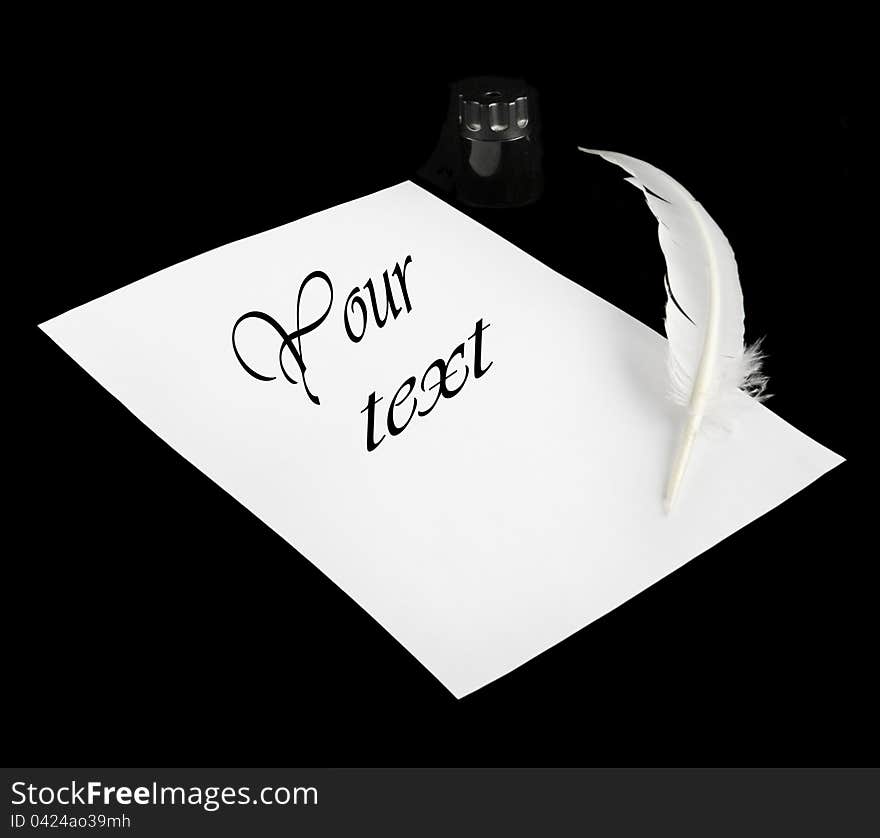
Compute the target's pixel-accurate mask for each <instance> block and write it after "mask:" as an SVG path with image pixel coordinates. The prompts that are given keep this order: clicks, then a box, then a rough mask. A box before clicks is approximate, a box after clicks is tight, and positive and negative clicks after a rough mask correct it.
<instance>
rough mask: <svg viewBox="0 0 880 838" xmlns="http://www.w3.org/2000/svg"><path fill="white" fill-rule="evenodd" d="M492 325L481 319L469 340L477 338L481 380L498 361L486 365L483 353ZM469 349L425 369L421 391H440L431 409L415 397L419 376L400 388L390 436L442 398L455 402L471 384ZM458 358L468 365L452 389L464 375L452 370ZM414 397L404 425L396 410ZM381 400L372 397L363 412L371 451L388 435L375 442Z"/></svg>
mask: <svg viewBox="0 0 880 838" xmlns="http://www.w3.org/2000/svg"><path fill="white" fill-rule="evenodd" d="M489 325H490V324H487V325H486V326H483V321H482V320H478V321H477V323H476V328H475V329H474V333H473V334H472V335H471V336H470V337H469V338H468V340H470V339H471V338H474V339H475V340H474V359H473V363H474V378H479V377H480V376H482V375H485V374H486V372H487V371H488V370H489V368H490V367H491V366H492V364H493V363H494V361H490V362H489V365H488V366H486V367H484V366H483V359H482V351H483V332H484V331H485V330H486V329H487V328H488V327H489ZM465 346H466V342H463V343H460V344H459V345H458V346H456V347H455V349H453V350H452V354H451V355H450V356H449V358H448V359H447V360H445V361H444V360H443V359H442V358H437V359H435V360H433V361H431V363H430V364H429V365H428V368H427V369H426V370H425V372H424V374H423V375H422V380H421V383H420V388H421V392H422V393H423V394H424V395H425V396H427V395H428V394H429V393H430V392H431V391H432V390H436V391H437V392H436V394H435V395H434V399H433V401H431V403H430V404H429V405H427V407H426V406H425V403H424V401H422V402H420V401H419V398H418V397H417V396H416V395H415V393H414V391H415V387H416V377H415V376H411V377H409V378H407V379H406V381H404V382H403V384H401V385H400V387H399V388H398V389H397V392H396V393H395V394H394V398H392V399H391V405H390V406H389V408H388V415H387V419H386V425H387V428H388V433H390V434H391V436H398V435H399V434H401V433H403V431H404V430H405V429H406V427H407V425H409V423H410V422H411V421H412V418H413V416H415V414H416V413H418V415H419V416H427V415H428V414H429V413H430V412H431V411H432V410H433V409H434V408H435V407H436V406H437V402H439V401H440V397H441V396H442V397H443V398H444V399H451V398H453V397H454V396H456V395H457V394H458V393H459V392H461V390H462V388H463V387H464V385H465V384H466V383H467V380H468V377H469V375H470V366H469V365H468V364H467V363H464V362H465ZM456 357H460V358H461V360H462V362H463V363H464V375H463V376H462V377H461V381H459V383H458V385H457V386H455V387H450V386H449V382H450V381H451V380H452V379H454V378H455V377H456V376H459V375H460V374H461V369H460V368H459V369H452V368H451V365H452V363H453V361H454V359H455V358H456ZM433 370H437V380H436V381H435V382H434V383H433V384H430V385H429V384H428V379H429V376H430V375H431V372H432V371H433ZM477 370H479V372H480V375H479V376H478V375H477ZM410 397H412V406H411V407H410V410H409V415H408V416H407V417H406V421H405V422H404V423H402V424H401V423H400V421H399V419H398V417H397V415H396V409H397V408H399V407H403V406H404V404H405V403H406V402H407V401H408V400H409V399H410ZM379 401H381V397H379V398H377V397H376V394H375V393H371V394H370V398H369V400H368V401H367V406H366V407H365V408H364V409H363V410H362V411H361V413H366V414H367V451H373V450H375V449H376V448H377V447H378V445H379V442H381V441H382V439H384V438H385V435H384V434H383V435H382V438H381V439H380V440H379V442H373V439H374V436H375V427H374V421H375V406H376V404H377V403H378V402H379Z"/></svg>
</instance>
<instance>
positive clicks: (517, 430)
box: [41, 183, 842, 697]
mask: <svg viewBox="0 0 880 838" xmlns="http://www.w3.org/2000/svg"><path fill="white" fill-rule="evenodd" d="M407 256H411V257H412V261H411V262H410V263H409V265H408V266H407V268H406V272H405V281H406V288H407V292H408V294H409V298H410V302H411V307H412V308H411V311H407V310H406V307H405V306H404V302H403V297H402V291H401V288H400V285H399V282H398V280H397V278H396V277H395V276H394V275H393V273H392V271H393V269H394V266H395V264H400V265H403V264H404V262H405V259H406V257H407ZM385 270H387V271H389V277H390V280H391V289H392V292H393V294H394V296H395V300H396V304H397V306H399V307H400V308H401V312H400V314H399V316H398V317H397V318H396V319H394V318H393V316H391V315H389V316H388V321H387V322H386V323H385V325H384V327H383V328H381V329H380V328H378V327H377V325H376V323H375V322H374V320H373V314H372V311H370V310H369V309H370V300H369V295H368V293H367V292H365V291H362V293H363V297H364V299H365V301H366V306H367V309H368V312H369V322H368V323H367V326H366V331H365V334H364V337H363V339H362V340H360V342H357V343H355V342H353V341H352V340H351V339H350V338H349V337H348V335H347V334H346V329H345V325H344V320H343V312H344V310H345V307H346V299H347V297H348V295H349V292H350V291H351V290H352V289H353V288H355V287H356V286H357V287H360V288H361V289H363V286H364V283H365V282H366V281H367V280H368V279H369V278H372V279H373V282H374V285H375V287H376V291H377V302H378V304H379V313H380V315H382V314H384V310H385V299H384V288H383V278H382V277H383V271H385ZM312 271H323V272H324V273H326V274H327V275H328V277H329V279H330V282H331V283H332V286H333V302H332V306H331V309H330V312H329V315H328V317H327V318H326V320H325V321H324V322H323V323H322V324H321V325H320V326H318V327H317V328H316V329H314V330H313V331H311V332H310V333H308V334H305V335H303V336H302V338H301V351H302V356H303V358H304V360H305V364H306V366H307V372H306V379H307V383H308V386H309V389H310V390H311V391H312V392H313V393H314V394H315V395H316V396H317V397H318V398H319V399H320V405H316V404H313V403H312V402H311V401H310V400H309V398H308V396H307V394H306V392H305V390H304V388H303V386H302V383H296V384H291V383H289V382H288V381H286V380H285V379H284V377H283V376H282V374H281V371H280V368H279V352H280V351H281V345H282V343H281V337H280V336H279V335H278V334H277V333H276V332H275V331H274V330H273V328H272V327H271V326H270V325H269V324H267V323H266V322H264V321H261V320H258V319H255V318H251V319H249V320H247V321H245V322H244V323H242V324H241V325H240V326H239V328H238V330H237V333H236V346H237V347H238V349H239V352H240V353H241V356H242V358H243V359H244V360H245V362H246V363H247V364H248V365H250V366H251V367H252V369H254V370H255V371H258V372H260V373H261V374H264V375H266V376H276V377H275V379H274V380H271V381H261V380H258V379H256V378H254V377H253V376H251V375H250V374H248V373H247V372H246V370H245V369H244V367H243V366H242V364H241V363H239V361H238V360H237V359H236V356H235V354H234V352H233V348H232V339H231V336H232V328H233V324H234V323H235V322H236V321H237V320H238V318H239V317H241V316H242V315H243V314H245V313H247V312H251V311H259V312H264V313H266V314H268V315H270V316H271V317H273V318H274V319H275V320H277V321H278V322H279V323H280V324H281V325H282V326H283V328H284V329H285V331H286V332H288V333H290V332H293V331H294V330H295V329H296V317H297V294H298V291H299V289H300V285H301V283H302V281H303V279H304V278H305V277H306V275H308V274H309V273H311V272H312ZM621 281H622V282H625V281H627V278H626V277H621ZM658 281H660V280H658ZM328 299H329V291H328V289H327V287H326V285H325V284H324V283H323V281H321V280H313V281H311V282H309V283H308V284H307V286H306V289H305V291H304V293H303V300H302V308H301V312H300V314H301V325H305V324H307V323H310V322H312V321H313V320H315V319H317V318H318V317H319V316H320V314H321V313H323V311H324V310H325V308H326V306H327V302H328ZM357 305H358V304H357V303H354V304H353V307H351V308H350V313H349V317H350V321H351V325H352V328H353V330H354V331H355V332H356V333H358V332H359V331H360V327H361V323H362V320H361V317H360V310H359V309H358V307H357ZM480 319H482V321H483V324H484V331H483V333H482V364H483V367H486V366H488V365H489V364H490V363H491V366H489V367H488V369H487V370H486V371H485V372H484V373H483V374H482V375H481V376H480V377H476V376H475V374H474V373H475V369H474V366H475V358H474V351H475V343H476V339H475V338H474V337H471V338H470V339H469V336H471V335H473V334H474V333H475V325H476V323H477V321H479V320H480ZM486 324H488V325H486ZM41 328H43V329H44V330H45V332H46V333H47V334H48V335H49V336H50V337H51V338H52V339H53V340H54V341H56V343H58V344H59V346H61V348H62V349H64V350H65V351H66V352H67V353H68V354H69V355H71V356H72V357H73V358H74V359H75V360H76V361H77V362H78V363H79V364H80V365H82V367H83V368H84V369H85V370H87V371H88V372H89V373H90V374H91V375H92V376H94V378H95V379H97V381H98V382H99V383H100V384H101V385H103V386H104V387H106V388H107V390H109V391H110V392H111V393H112V394H113V395H114V396H115V397H116V398H118V399H119V400H120V401H121V402H122V403H123V404H124V405H125V406H126V407H128V408H129V409H130V410H131V412H132V413H134V415H135V416H137V417H138V418H139V419H140V420H141V421H142V422H144V423H145V424H146V425H148V426H149V427H150V428H151V429H152V430H154V431H155V432H156V433H157V434H158V435H159V436H160V437H161V438H162V439H163V440H165V441H166V442H167V443H168V444H169V445H171V446H172V447H173V448H174V449H175V450H176V451H178V452H179V453H180V454H181V455H182V456H183V457H185V458H186V459H187V460H189V461H190V462H191V463H193V464H194V465H195V466H196V467H197V468H199V469H201V470H202V471H203V472H204V473H205V474H207V475H208V476H209V477H210V478H211V479H213V480H214V481H216V482H217V483H218V484H219V485H220V486H221V487H223V489H225V490H226V491H227V492H229V493H230V494H231V495H232V496H233V497H235V498H236V499H237V500H238V501H240V502H241V503H242V504H243V505H244V506H246V507H247V508H248V509H249V510H250V511H252V512H253V513H254V514H255V515H257V516H258V517H259V518H260V519H261V520H262V521H264V522H265V523H266V524H267V525H268V526H269V527H271V528H272V529H273V530H275V531H276V532H277V533H279V534H280V535H281V536H282V537H283V538H285V539H286V540H287V541H288V542H289V543H290V544H292V545H294V546H295V547H296V548H297V549H298V550H299V551H300V552H301V553H302V554H303V555H305V556H306V557H307V558H308V559H310V560H311V561H312V562H314V564H315V565H317V566H318V567H319V568H320V569H321V570H322V571H323V572H324V573H325V574H326V575H327V576H328V577H330V579H332V580H333V581H334V582H335V583H336V584H337V585H338V586H339V587H340V588H341V589H342V590H343V591H345V592H346V593H347V594H348V595H349V596H351V597H352V598H353V599H354V600H355V601H356V602H358V603H359V604H360V605H361V606H362V607H363V608H365V609H366V610H367V612H369V613H370V614H371V615H372V616H373V617H374V618H375V619H376V620H377V621H378V622H379V623H380V624H381V625H382V626H384V627H385V628H386V629H387V630H388V631H389V632H390V633H391V634H392V635H393V636H394V637H396V638H397V639H398V640H399V641H400V642H401V643H402V644H403V645H404V646H405V647H406V648H407V649H408V650H409V651H410V652H411V653H412V654H413V655H414V656H415V657H416V658H417V659H418V660H419V661H421V663H422V664H424V666H426V667H427V668H428V669H429V670H430V671H431V672H432V673H433V674H434V675H435V676H436V677H437V678H438V679H439V680H440V681H441V682H442V683H443V684H444V685H445V686H446V687H447V688H448V689H449V690H450V691H451V692H452V693H453V694H454V695H456V696H458V697H462V696H464V695H467V694H468V693H470V692H471V691H473V690H476V689H478V688H479V687H482V686H484V685H485V684H487V683H489V682H490V681H493V680H494V679H496V678H498V677H499V676H501V675H503V674H505V673H506V672H509V671H510V670H512V669H514V668H516V667H518V666H520V665H521V664H523V663H524V662H526V661H528V660H529V659H530V658H532V657H534V656H535V655H538V654H540V653H541V652H543V651H544V650H546V649H548V648H549V647H551V646H553V645H554V644H556V643H558V642H559V641H560V640H562V639H564V638H565V637H567V636H568V635H570V634H572V633H573V632H575V631H577V630H578V629H580V628H582V627H583V626H585V625H587V624H588V623H590V622H591V621H593V620H595V619H597V618H598V617H600V616H602V615H603V614H605V613H607V612H608V611H610V610H612V609H613V608H616V607H617V606H618V605H620V604H622V603H623V602H625V601H626V600H628V599H629V598H630V597H633V596H635V595H636V594H638V593H639V592H640V591H642V590H644V589H645V588H647V587H648V586H650V585H652V584H653V583H655V582H657V581H658V580H659V579H661V578H663V577H664V576H666V575H667V574H668V573H670V572H672V571H673V570H675V569H676V568H678V567H681V565H683V564H685V563H686V562H688V561H689V560H691V559H692V558H694V557H695V556H697V555H699V554H700V553H702V552H703V551H705V550H707V549H708V548H709V547H711V546H712V545H714V544H716V543H717V542H719V541H721V540H722V539H723V538H725V537H727V536H728V535H730V534H731V533H733V532H735V531H736V530H738V529H739V528H740V527H742V526H744V525H746V524H748V523H749V522H750V521H753V520H755V519H756V518H757V517H759V516H760V515H763V514H764V513H765V512H767V511H769V510H770V509H772V508H773V507H775V506H776V505H778V504H779V503H781V502H782V501H784V500H785V499H786V498H788V497H790V496H791V495H793V494H795V493H796V492H798V491H800V490H801V489H803V488H804V487H805V486H806V485H808V484H809V483H811V482H812V481H813V480H815V479H816V478H817V477H819V476H820V475H821V474H823V473H824V472H826V471H828V470H829V469H831V468H833V467H834V466H836V465H837V464H839V463H840V462H842V459H841V458H840V457H839V456H837V455H836V454H834V453H832V452H831V451H829V450H827V449H826V448H823V447H822V446H821V445H819V444H817V443H815V442H813V441H812V440H811V439H809V438H808V437H806V436H804V435H803V434H802V433H800V432H799V431H798V430H796V429H795V428H793V427H792V426H791V425H789V424H788V423H786V422H785V421H783V420H782V419H780V418H779V417H777V416H776V415H774V414H773V413H772V412H771V411H770V410H768V409H766V408H765V407H762V406H760V405H756V404H753V403H751V402H748V401H747V400H746V399H745V398H744V407H743V415H742V419H741V422H740V424H739V426H738V428H737V429H736V431H735V432H734V433H719V434H716V435H714V436H712V437H710V438H703V439H701V440H700V443H699V445H698V447H697V448H696V450H695V452H694V457H693V460H692V462H691V465H690V468H689V471H688V474H687V477H686V483H685V486H684V488H683V491H682V495H681V497H680V499H679V503H678V506H677V508H676V509H675V510H674V512H673V514H672V515H670V516H667V515H665V514H664V512H663V509H662V503H661V497H662V488H663V482H664V479H665V477H666V471H667V468H668V465H669V458H670V457H671V455H672V452H673V448H674V443H675V441H676V437H677V434H678V433H679V430H680V426H681V421H682V415H681V412H680V410H678V409H676V408H675V407H674V406H672V405H671V404H669V403H668V402H667V401H666V399H665V398H664V386H665V367H664V364H665V340H664V339H663V338H662V337H661V336H660V335H658V334H656V333H655V332H654V331H652V330H651V329H649V328H648V327H646V326H644V325H643V324H641V323H639V322H638V321H636V320H634V319H632V318H631V317H629V316H628V315H626V314H624V313H623V312H621V311H620V310H618V309H616V308H615V307H613V306H611V305H610V304H608V303H606V302H605V301H604V300H602V299H600V298H598V297H596V296H595V295H593V294H591V293H590V292H588V291H585V290H584V289H583V288H581V287H579V286H577V285H575V284H574V283H572V282H571V281H569V280H567V279H566V278H564V277H562V276H560V275H559V274H557V273H555V272H554V271H552V270H551V269H549V268H548V267H546V266H545V265H543V264H541V263H540V262H538V261H537V260H535V259H533V258H532V257H530V256H528V255H527V254H525V253H523V252H522V251H521V250H519V249H517V248H516V247H514V246H513V245H511V244H510V243H509V242H507V241H505V240H503V239H502V238H500V237H499V236H497V235H495V234H494V233H492V232H491V231H489V230H487V229H486V228H484V227H482V226H481V225H479V224H478V223H476V222H475V221H473V220H471V219H470V218H468V217H466V216H465V215H463V214H462V213H459V212H458V211H456V210H455V209H453V208H452V207H450V206H448V205H447V204H445V203H443V202H442V201H440V200H438V199H437V198H435V197H433V196H432V195H430V194H429V193H427V192H425V191H424V190H422V189H421V188H419V187H418V186H416V185H414V184H412V183H403V184H400V185H399V186H395V187H392V188H390V189H386V190H383V191H381V192H378V193H376V194H374V195H370V196H368V197H365V198H361V199H359V200H356V201H352V202H350V203H347V204H344V205H342V206H339V207H335V208H333V209H330V210H327V211H325V212H322V213H318V214H317V215H313V216H310V217H308V218H305V219H302V220H300V221H296V222H293V223H291V224H287V225H285V226H283V227H279V228H277V229H275V230H270V231H268V232H266V233H262V234H260V235H257V236H253V237H251V238H248V239H245V240H243V241H239V242H235V243H233V244H229V245H226V246H224V247H221V248H219V249H217V250H214V251H211V252H209V253H206V254H203V255H201V256H198V257H196V258H193V259H190V260H188V261H186V262H183V263H182V264H179V265H175V266H173V267H171V268H168V269H166V270H163V271H160V272H159V273H157V274H154V275H152V276H149V277H147V278H145V279H142V280H140V281H138V282H135V283H133V284H131V285H128V286H126V287H124V288H121V289H119V290H118V291H114V292H113V293H111V294H108V295H106V296H104V297H101V298H99V299H97V300H94V301H93V302H90V303H88V304H86V305H83V306H80V307H79V308H76V309H73V310H72V311H69V312H67V313H66V314H63V315H61V316H59V317H56V318H54V319H53V320H50V321H48V322H47V323H44V324H43V325H42V327H41ZM461 343H464V358H463V359H462V357H461V355H459V356H456V357H455V358H453V359H452V361H451V362H450V363H449V365H448V368H449V370H450V375H449V378H448V381H447V387H448V388H449V390H452V389H453V388H455V387H457V386H460V385H461V382H462V376H463V375H464V367H463V363H466V364H467V367H468V375H467V378H466V379H465V380H464V384H463V386H462V387H461V390H460V391H458V392H457V394H456V395H454V397H451V398H443V397H441V398H439V401H438V402H437V404H436V405H435V406H434V408H433V409H432V410H431V412H430V413H429V414H428V415H426V416H419V415H418V414H417V413H416V415H414V416H413V418H412V420H411V421H410V422H409V424H408V425H407V426H406V427H405V429H404V430H403V432H402V433H400V434H398V435H392V434H390V433H388V428H387V424H386V422H387V409H388V406H389V405H390V404H391V403H392V400H393V399H394V396H395V394H396V393H397V392H398V388H399V387H400V386H401V385H402V384H403V383H404V382H405V381H406V380H407V379H408V378H409V377H410V376H415V377H416V383H415V390H414V392H413V394H412V395H411V396H410V397H409V398H408V399H404V396H405V395H406V393H407V389H406V388H405V389H404V390H403V391H402V392H401V394H400V396H399V398H398V401H399V402H400V404H399V406H398V407H396V408H395V409H394V410H395V412H394V418H395V421H396V423H397V424H398V425H403V424H404V423H405V420H406V417H407V416H408V415H409V413H410V410H411V408H412V404H413V397H415V399H416V401H417V410H424V409H427V408H428V407H429V406H430V405H431V403H432V402H433V400H434V398H435V396H436V395H437V390H436V389H433V390H431V389H430V386H431V385H432V384H434V383H435V382H436V381H437V380H438V378H439V372H438V369H437V368H436V367H435V368H433V369H432V370H431V371H430V372H429V373H428V376H427V378H426V379H425V388H426V389H427V393H425V392H424V391H423V390H422V388H421V387H420V384H421V382H422V377H423V374H424V373H425V371H426V369H427V368H428V367H429V365H430V364H431V362H432V361H434V360H435V359H437V358H440V359H443V360H444V361H446V360H447V359H448V358H449V356H450V354H451V353H452V352H453V350H454V349H456V347H458V346H459V344H461ZM284 364H285V367H286V369H287V370H288V372H289V373H290V375H291V376H292V377H293V378H294V379H296V381H297V382H300V381H301V379H300V376H299V369H298V367H297V364H296V361H295V358H294V356H293V355H292V354H291V353H290V351H289V350H284ZM453 370H457V372H452V371H453ZM374 391H375V393H376V396H377V398H378V397H381V398H382V401H381V402H378V404H377V407H376V411H375V417H376V433H375V437H376V439H379V438H380V437H381V436H382V434H384V438H383V439H382V441H381V442H380V443H379V445H378V447H377V448H375V450H372V451H367V445H366V424H367V422H366V420H367V414H366V413H362V412H361V411H363V410H364V408H365V407H366V406H367V399H368V396H369V395H370V393H372V392H374ZM108 456H110V452H108ZM108 491H109V488H108ZM218 526H222V522H218Z"/></svg>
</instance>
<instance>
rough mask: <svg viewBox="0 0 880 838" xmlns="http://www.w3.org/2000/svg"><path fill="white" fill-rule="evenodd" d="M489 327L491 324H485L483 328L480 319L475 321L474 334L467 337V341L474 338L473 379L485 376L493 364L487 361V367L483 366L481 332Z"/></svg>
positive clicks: (481, 319)
mask: <svg viewBox="0 0 880 838" xmlns="http://www.w3.org/2000/svg"><path fill="white" fill-rule="evenodd" d="M491 325H492V324H491V323H487V324H486V325H485V326H484V325H483V318H482V317H481V318H480V319H479V320H478V321H477V328H476V329H474V333H473V334H472V335H470V337H468V340H470V339H471V338H474V378H480V377H481V376H482V375H485V373H487V372H488V371H489V367H491V366H492V364H494V363H495V362H494V361H489V366H488V367H484V366H483V332H485V331H486V329H488V328H489V327H490V326H491Z"/></svg>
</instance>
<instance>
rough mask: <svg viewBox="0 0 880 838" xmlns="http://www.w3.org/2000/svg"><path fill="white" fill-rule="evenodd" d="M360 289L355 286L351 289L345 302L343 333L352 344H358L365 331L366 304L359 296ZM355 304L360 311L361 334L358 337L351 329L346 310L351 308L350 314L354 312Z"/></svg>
mask: <svg viewBox="0 0 880 838" xmlns="http://www.w3.org/2000/svg"><path fill="white" fill-rule="evenodd" d="M360 290H361V289H360V288H358V287H357V285H355V287H354V288H352V289H351V293H350V294H349V295H348V299H347V300H346V301H345V317H344V318H343V319H344V320H345V331H346V334H348V337H349V339H351V340H352V341H353V342H354V343H359V342H360V340H361V338H362V337H363V336H364V334H365V333H366V331H367V304H366V303H365V302H364V301H363V298H362V297H361V296H360V293H359V292H360ZM355 303H357V305H358V307H359V308H360V310H361V323H362V326H361V332H360V334H359V335H356V334H355V333H354V331H353V330H352V328H351V323H350V321H349V319H348V309H349V307H351V310H352V312H354V306H355Z"/></svg>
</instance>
